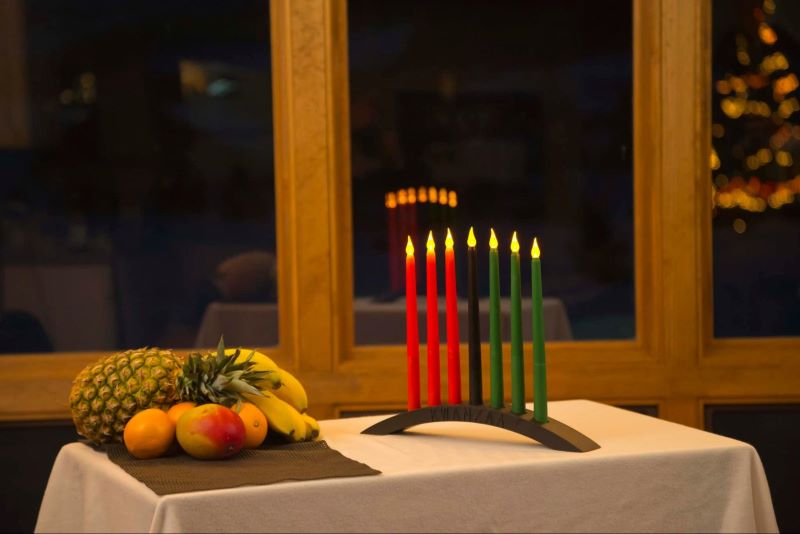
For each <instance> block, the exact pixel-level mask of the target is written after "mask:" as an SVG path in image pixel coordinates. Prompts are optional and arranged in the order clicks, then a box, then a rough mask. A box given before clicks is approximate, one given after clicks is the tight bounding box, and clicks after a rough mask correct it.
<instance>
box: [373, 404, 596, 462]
mask: <svg viewBox="0 0 800 534" xmlns="http://www.w3.org/2000/svg"><path fill="white" fill-rule="evenodd" d="M440 421H461V422H465V423H480V424H484V425H491V426H496V427H499V428H504V429H506V430H510V431H512V432H516V433H517V434H522V435H523V436H527V437H529V438H531V439H533V440H536V441H538V442H539V443H541V444H542V445H545V446H546V447H549V448H551V449H555V450H557V451H569V452H589V451H593V450H595V449H599V448H600V445H598V444H597V443H595V442H594V441H592V440H591V439H589V438H588V437H586V436H584V435H583V434H581V433H580V432H578V431H577V430H575V429H574V428H572V427H569V426H567V425H565V424H564V423H561V422H559V421H556V420H555V419H553V418H550V420H549V421H547V422H546V423H539V422H537V421H535V420H534V419H533V412H532V411H530V410H525V413H524V414H514V413H511V410H510V409H508V408H490V407H488V406H486V405H472V404H443V405H441V406H428V407H426V408H420V409H418V410H412V411H410V412H401V413H399V414H397V415H394V416H392V417H389V418H388V419H384V420H383V421H381V422H379V423H376V424H374V425H372V426H371V427H369V428H367V429H366V430H363V431H362V432H361V433H362V434H374V435H386V434H397V433H399V432H402V431H404V430H406V429H407V428H410V427H412V426H416V425H421V424H424V423H437V422H440Z"/></svg>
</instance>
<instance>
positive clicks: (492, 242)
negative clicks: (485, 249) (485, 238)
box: [489, 228, 497, 249]
mask: <svg viewBox="0 0 800 534" xmlns="http://www.w3.org/2000/svg"><path fill="white" fill-rule="evenodd" d="M491 230H492V235H491V236H489V248H494V249H496V248H497V236H496V235H494V228H492V229H491Z"/></svg>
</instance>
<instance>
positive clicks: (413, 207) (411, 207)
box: [407, 187, 417, 239]
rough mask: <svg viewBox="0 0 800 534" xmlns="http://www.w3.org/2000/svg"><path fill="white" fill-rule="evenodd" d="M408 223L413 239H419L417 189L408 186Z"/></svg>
mask: <svg viewBox="0 0 800 534" xmlns="http://www.w3.org/2000/svg"><path fill="white" fill-rule="evenodd" d="M407 195H408V223H409V232H408V233H409V234H411V239H417V190H416V189H414V188H413V187H409V188H408V193H407Z"/></svg>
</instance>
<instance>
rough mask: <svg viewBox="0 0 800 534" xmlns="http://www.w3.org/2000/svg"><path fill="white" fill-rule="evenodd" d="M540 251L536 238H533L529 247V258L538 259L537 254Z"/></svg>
mask: <svg viewBox="0 0 800 534" xmlns="http://www.w3.org/2000/svg"><path fill="white" fill-rule="evenodd" d="M540 253H541V251H540V250H539V243H537V242H536V238H535V237H534V238H533V246H532V247H531V258H534V259H538V258H539V254H540Z"/></svg>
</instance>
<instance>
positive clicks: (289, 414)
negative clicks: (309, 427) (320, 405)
mask: <svg viewBox="0 0 800 534" xmlns="http://www.w3.org/2000/svg"><path fill="white" fill-rule="evenodd" d="M245 397H247V400H248V401H249V402H252V403H253V404H255V405H256V407H258V409H259V410H261V411H262V412H263V414H264V415H265V416H266V418H267V426H268V428H269V431H270V432H271V431H275V432H277V433H278V434H281V435H283V436H284V437H286V438H288V439H289V440H290V441H303V440H304V439H305V435H306V426H305V420H304V419H303V416H302V415H300V413H299V412H298V411H297V410H295V409H294V408H292V407H291V406H290V405H289V404H287V403H286V402H284V401H282V400H281V399H279V398H278V397H276V396H275V395H273V394H272V393H270V392H268V391H264V392H263V396H261V395H254V394H252V393H245Z"/></svg>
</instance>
